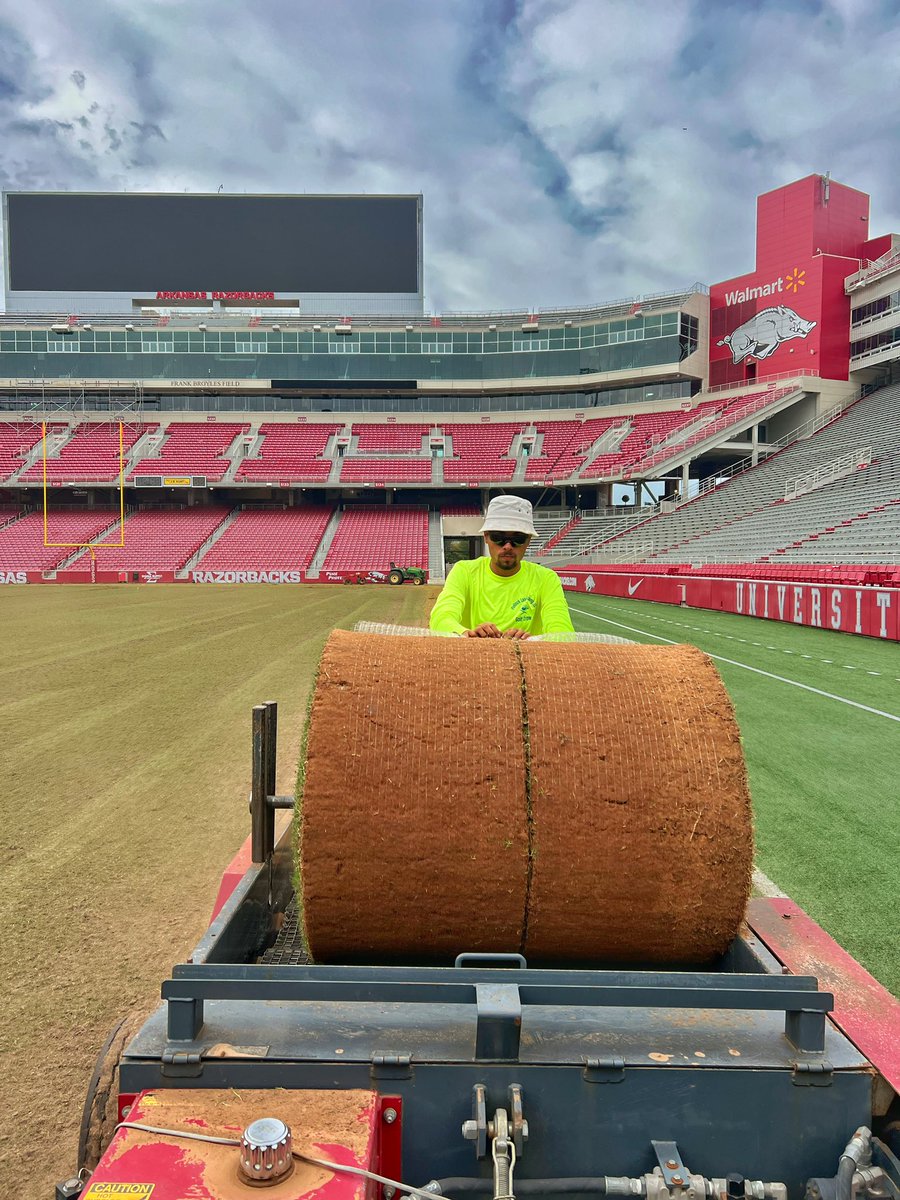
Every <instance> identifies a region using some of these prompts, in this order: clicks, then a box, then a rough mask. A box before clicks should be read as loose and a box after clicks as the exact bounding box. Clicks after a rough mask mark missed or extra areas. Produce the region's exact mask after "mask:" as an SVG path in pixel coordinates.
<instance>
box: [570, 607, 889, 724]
mask: <svg viewBox="0 0 900 1200" xmlns="http://www.w3.org/2000/svg"><path fill="white" fill-rule="evenodd" d="M569 607H570V608H571V610H572V612H577V613H581V614H582V615H583V616H585V617H593V618H594V620H595V621H604V622H605V623H606V624H607V625H615V626H616V627H617V628H619V629H627V630H629V631H630V632H631V633H639V634H641V635H642V636H643V637H649V638H654V639H655V640H656V641H657V642H668V643H669V645H670V646H677V645H679V644H680V643H679V642H678V641H677V640H676V639H675V638H667V637H662V635H661V634H658V633H651V632H650V631H649V630H648V629H636V628H635V626H634V625H623V624H622V622H621V621H611V620H610V619H609V617H600V616H598V615H597V614H596V613H592V612H588V611H587V610H586V609H584V608H575V607H574V605H570V606H569ZM705 653H707V654H709V651H706V652H705ZM709 657H710V658H714V659H716V661H717V662H723V663H728V665H729V666H731V667H741V668H742V669H743V670H744V671H752V672H753V674H754V675H764V676H765V677H766V679H775V680H777V681H778V682H779V683H789V684H790V685H791V686H792V687H798V688H802V689H803V691H804V692H813V693H814V694H815V695H816V696H824V697H825V698H826V700H837V701H838V703H839V704H849V706H850V707H851V708H858V709H861V710H862V712H867V713H872V714H873V715H874V716H876V717H886V718H887V720H888V721H896V722H897V723H898V724H900V717H898V716H896V715H895V714H894V713H889V712H883V711H882V710H881V709H880V708H870V707H869V705H868V704H858V703H857V702H856V701H855V700H848V699H847V697H846V696H836V695H835V694H834V692H823V691H822V690H821V688H815V687H810V685H809V684H808V683H800V682H798V680H796V679H786V678H785V677H784V675H773V673H772V672H771V671H763V670H762V668H761V667H751V666H750V665H749V663H742V662H737V661H736V660H735V659H733V658H724V657H723V656H722V655H721V654H710V655H709Z"/></svg>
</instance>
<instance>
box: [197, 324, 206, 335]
mask: <svg viewBox="0 0 900 1200" xmlns="http://www.w3.org/2000/svg"><path fill="white" fill-rule="evenodd" d="M197 328H198V329H199V330H200V332H201V333H206V330H207V326H206V325H204V323H203V322H202V321H201V322H200V324H199V325H198V326H197Z"/></svg>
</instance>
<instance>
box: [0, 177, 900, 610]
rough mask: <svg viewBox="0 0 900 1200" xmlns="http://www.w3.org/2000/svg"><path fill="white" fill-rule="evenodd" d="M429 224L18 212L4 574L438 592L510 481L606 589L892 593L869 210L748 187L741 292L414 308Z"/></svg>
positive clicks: (893, 441) (891, 291) (10, 276)
mask: <svg viewBox="0 0 900 1200" xmlns="http://www.w3.org/2000/svg"><path fill="white" fill-rule="evenodd" d="M422 212H423V205H422V197H421V196H362V197H360V196H356V197H353V196H335V197H322V196H271V197H266V196H182V195H171V196H165V195H142V194H131V195H128V194H116V195H111V194H109V195H107V194H68V193H66V194H59V193H53V194H43V193H25V192H9V193H6V194H5V195H4V196H3V213H4V231H5V245H4V280H5V286H6V311H5V313H4V314H3V315H2V316H0V409H2V410H3V411H2V415H0V489H2V490H0V522H3V527H2V528H0V576H4V577H5V578H6V579H7V581H9V582H17V581H18V582H25V581H28V582H63V581H66V580H71V581H76V580H83V579H88V578H95V579H96V578H101V579H105V578H110V579H112V578H115V579H121V580H123V581H124V580H128V581H132V580H146V579H150V580H154V579H159V580H180V579H184V580H186V581H190V580H194V579H196V580H203V581H205V580H207V579H210V580H216V579H221V580H223V581H226V580H227V581H232V580H238V579H240V580H251V579H253V580H258V579H259V578H266V579H273V580H278V581H283V582H293V581H300V580H338V579H343V578H347V577H350V578H356V577H359V576H361V575H368V576H369V577H373V578H379V577H380V576H383V575H384V574H385V573H386V572H387V570H388V568H389V565H390V563H391V562H396V563H398V564H400V565H403V566H417V567H422V568H424V569H425V570H427V571H428V573H429V576H430V578H431V579H432V580H435V581H438V580H440V579H442V578H443V576H444V573H445V570H446V567H447V565H448V564H449V563H452V562H453V561H454V560H455V559H456V558H458V557H462V556H469V555H472V554H476V553H479V552H480V550H479V539H478V538H477V536H476V531H477V528H478V514H479V513H480V511H481V510H482V508H483V506H484V504H485V503H486V501H487V499H488V498H489V497H490V495H491V494H493V493H495V492H497V491H500V490H513V491H515V492H517V493H519V494H522V495H525V496H528V497H529V498H530V499H531V500H532V501H533V503H534V504H535V506H536V509H537V514H538V517H537V520H538V527H539V530H540V536H539V538H538V545H537V546H536V547H535V550H536V551H537V552H538V553H540V554H542V555H543V561H546V562H548V563H550V564H551V565H554V564H555V565H558V566H561V567H563V566H567V565H568V564H576V565H577V564H579V563H582V564H583V563H589V564H590V565H591V566H592V567H595V568H597V569H596V571H595V572H594V586H599V584H598V583H597V582H596V577H602V576H603V575H604V573H606V572H608V573H609V574H610V575H613V574H621V572H622V569H623V564H625V565H626V566H628V565H632V564H641V565H642V569H644V570H645V573H646V574H648V575H652V574H653V573H654V572H656V573H661V574H666V575H685V576H686V575H689V574H696V573H697V572H698V571H700V570H703V571H704V572H705V574H704V577H710V576H712V575H715V574H716V572H718V573H719V574H724V572H725V571H726V569H727V570H728V571H730V576H729V577H734V578H738V577H753V578H767V577H771V578H776V577H777V578H788V579H794V580H799V579H810V580H815V579H818V578H819V577H820V576H821V574H822V571H823V570H824V569H825V568H826V567H827V568H828V569H829V570H833V569H834V568H835V567H836V565H840V567H842V568H844V569H848V570H850V571H851V573H852V575H853V578H854V579H855V580H868V581H869V582H873V583H879V582H880V583H885V582H886V581H889V580H892V579H894V578H895V577H896V579H897V581H900V567H896V566H895V564H896V562H897V558H896V551H895V549H894V547H895V546H896V544H897V537H896V535H897V532H898V531H900V461H898V453H897V444H898V438H897V433H898V429H900V418H898V416H897V408H898V405H897V396H898V394H900V387H896V386H894V385H895V381H896V380H897V378H898V367H897V364H898V362H900V290H898V289H900V282H898V281H900V238H898V237H897V236H896V235H891V234H887V235H882V236H877V237H871V236H870V231H869V198H868V196H866V195H865V194H864V193H862V192H859V191H857V190H855V189H853V188H850V187H847V186H844V185H842V184H839V183H837V182H835V181H832V180H830V179H829V178H827V177H822V176H819V175H811V176H808V177H807V178H805V179H801V180H798V181H796V182H795V183H792V184H789V185H787V186H786V187H781V188H777V189H775V190H774V191H772V192H768V193H766V194H765V195H763V196H760V197H759V199H758V203H757V226H756V234H757V237H756V243H757V252H756V262H755V265H754V267H753V270H751V271H749V272H748V273H747V274H745V275H742V276H740V277H738V278H735V279H731V280H726V281H723V282H719V283H714V284H713V285H712V286H711V287H708V288H707V287H706V286H704V285H702V284H697V283H695V284H693V285H691V286H688V287H685V288H683V289H681V290H679V291H676V292H669V293H660V294H654V295H647V296H634V297H627V298H624V299H618V300H612V301H608V302H605V303H599V304H597V305H594V306H590V307H581V308H567V309H543V310H539V311H520V312H487V311H486V312H473V313H444V314H440V315H434V316H432V315H426V314H424V312H423V294H424V292H423V275H424V269H423V260H422ZM45 496H46V498H47V499H46V502H45ZM45 512H46V513H49V517H48V518H47V520H48V522H49V524H48V525H47V528H48V529H49V530H50V533H51V535H52V536H45ZM50 543H66V545H53V544H50ZM88 543H90V544H91V548H89V547H88ZM99 546H104V548H103V549H102V550H101V551H97V547H99ZM770 570H773V571H775V574H772V575H770V574H769V572H770ZM778 572H780V574H779V573H778Z"/></svg>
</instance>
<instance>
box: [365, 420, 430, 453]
mask: <svg viewBox="0 0 900 1200" xmlns="http://www.w3.org/2000/svg"><path fill="white" fill-rule="evenodd" d="M430 428H431V426H430V425H411V424H408V423H405V422H404V423H402V424H391V425H376V424H371V425H361V424H360V425H354V426H353V429H352V431H351V432H352V434H353V436H354V437H355V438H356V439H357V442H356V452H357V453H358V454H372V453H375V454H396V453H397V451H398V450H403V451H408V452H410V453H412V452H415V453H418V452H419V451H421V449H422V438H423V437H424V436H425V434H427V433H428V431H429V429H430Z"/></svg>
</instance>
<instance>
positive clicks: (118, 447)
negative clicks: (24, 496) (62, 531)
mask: <svg viewBox="0 0 900 1200" xmlns="http://www.w3.org/2000/svg"><path fill="white" fill-rule="evenodd" d="M158 428H159V426H158V425H155V424H154V425H147V424H131V425H125V424H124V423H123V425H122V427H121V433H120V427H119V425H118V424H112V423H111V424H96V423H94V424H83V425H77V426H76V427H75V428H74V429H73V430H72V431H71V437H69V439H68V440H67V441H66V442H64V443H63V445H62V446H61V448H60V449H59V450H58V451H56V452H55V453H51V452H50V451H48V454H47V479H48V480H54V481H55V480H67V481H68V480H70V481H72V482H76V483H83V482H107V481H108V482H113V481H116V480H118V478H119V475H120V472H121V471H122V469H123V467H124V465H125V463H126V462H127V457H128V452H129V451H130V450H131V449H132V447H133V446H135V445H136V443H137V442H138V441H139V440H140V439H141V438H142V437H143V436H144V434H145V433H153V432H155V431H156V430H157V429H158ZM43 477H44V463H43V457H42V456H40V455H39V456H38V458H37V461H36V462H35V463H33V464H32V466H30V467H29V468H28V469H27V470H26V471H23V472H22V474H21V475H20V477H19V478H20V479H21V480H22V481H23V482H24V483H40V482H42V480H43Z"/></svg>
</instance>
